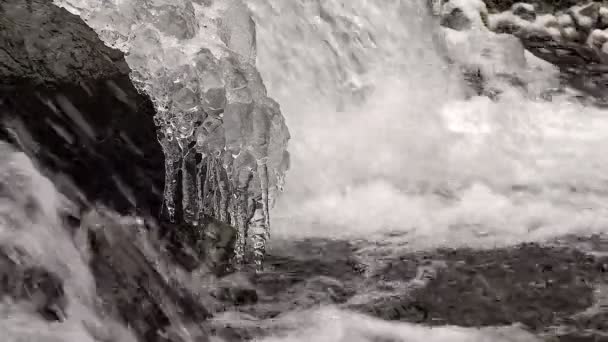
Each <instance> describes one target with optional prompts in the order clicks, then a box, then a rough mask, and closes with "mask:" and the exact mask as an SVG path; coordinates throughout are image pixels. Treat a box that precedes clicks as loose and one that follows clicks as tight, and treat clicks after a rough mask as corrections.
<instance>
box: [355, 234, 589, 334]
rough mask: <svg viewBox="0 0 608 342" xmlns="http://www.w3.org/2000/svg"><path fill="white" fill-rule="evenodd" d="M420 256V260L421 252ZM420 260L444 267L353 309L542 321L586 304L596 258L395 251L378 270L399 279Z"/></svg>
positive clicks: (561, 253)
mask: <svg viewBox="0 0 608 342" xmlns="http://www.w3.org/2000/svg"><path fill="white" fill-rule="evenodd" d="M425 257H426V258H425ZM427 258H433V259H436V260H442V261H444V262H446V263H447V266H446V267H444V268H442V269H440V270H439V271H438V273H437V276H436V277H435V278H433V279H431V280H430V281H429V283H428V285H427V286H424V287H421V288H418V289H416V290H414V291H413V292H412V293H410V294H409V295H407V296H404V297H388V298H383V299H380V300H377V301H375V302H373V303H370V304H369V305H364V306H359V307H357V309H359V310H363V311H365V312H369V313H371V314H375V315H378V316H379V317H382V318H384V319H393V320H406V321H413V322H425V323H427V324H433V325H437V324H455V325H460V326H491V325H506V324H512V323H515V322H520V323H524V324H526V325H527V326H529V327H530V328H532V329H535V330H538V329H540V328H543V327H546V326H550V325H552V324H553V323H555V322H557V321H558V320H560V319H564V318H567V317H570V316H572V315H574V314H576V313H577V312H580V311H583V310H585V309H586V308H588V307H590V306H591V304H592V300H593V299H592V290H593V288H592V285H591V284H593V283H596V282H597V281H600V280H601V278H599V277H598V275H597V274H598V273H597V271H596V269H595V268H596V267H598V261H597V260H595V259H593V258H591V257H589V256H587V255H585V254H583V253H580V252H578V251H575V250H567V249H557V248H544V247H540V246H538V245H534V244H529V245H522V246H519V247H517V248H510V249H497V250H492V251H473V250H439V251H437V252H435V253H423V254H420V255H409V256H403V257H402V259H404V260H407V261H404V262H403V265H402V266H395V265H391V267H390V268H389V269H388V270H386V271H383V270H381V271H379V272H378V274H381V275H382V277H384V279H387V280H393V281H395V280H399V279H400V277H401V280H402V281H405V280H407V279H409V278H411V277H412V274H413V273H414V272H413V267H414V264H420V263H421V262H423V261H424V260H428V259H427Z"/></svg>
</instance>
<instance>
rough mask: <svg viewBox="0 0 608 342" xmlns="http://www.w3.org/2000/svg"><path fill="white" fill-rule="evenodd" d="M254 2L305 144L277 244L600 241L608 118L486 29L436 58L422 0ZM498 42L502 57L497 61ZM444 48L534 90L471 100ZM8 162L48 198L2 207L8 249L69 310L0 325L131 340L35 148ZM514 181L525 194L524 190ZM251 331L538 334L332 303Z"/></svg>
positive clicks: (299, 145)
mask: <svg viewBox="0 0 608 342" xmlns="http://www.w3.org/2000/svg"><path fill="white" fill-rule="evenodd" d="M248 4H249V5H250V7H251V9H252V10H253V12H254V15H255V19H256V22H257V34H258V67H259V68H260V70H261V72H262V74H263V77H264V79H265V82H266V85H267V86H268V88H269V92H270V95H271V96H273V97H275V98H276V99H277V100H278V102H279V103H281V106H282V109H283V112H284V114H285V116H286V117H287V118H288V125H289V127H290V129H291V131H292V136H293V138H292V142H291V147H290V150H291V152H292V156H293V163H292V167H291V171H290V174H289V175H288V178H287V180H288V184H287V186H286V193H285V194H284V196H283V198H282V199H281V202H280V203H279V206H278V207H277V208H276V209H275V210H274V212H273V218H274V219H273V220H274V222H273V229H274V230H275V232H274V233H273V235H274V236H277V235H278V236H277V237H280V236H283V237H290V238H297V237H302V236H311V235H312V236H325V237H343V236H347V237H351V238H361V237H364V238H368V239H374V238H375V236H376V235H374V234H375V233H377V234H378V235H377V236H379V238H382V239H385V238H386V237H384V236H382V233H386V232H389V231H401V232H406V233H408V234H406V235H405V236H402V237H400V238H395V239H407V241H408V242H410V244H411V245H412V246H413V247H414V248H427V247H429V246H432V245H438V244H439V245H451V246H458V245H474V246H476V247H492V246H494V245H497V244H499V245H504V244H512V243H516V242H518V241H525V240H541V241H542V240H545V239H548V238H552V237H556V236H559V235H562V234H567V233H582V234H584V233H590V232H604V231H606V228H605V227H606V224H605V223H606V222H607V220H608V216H607V214H606V213H605V212H606V211H605V204H604V203H606V196H605V192H604V188H603V187H604V184H605V183H606V182H605V176H604V173H603V172H602V171H603V170H605V169H606V166H608V165H607V163H608V160H607V159H606V157H604V156H603V153H602V147H603V146H605V143H606V141H607V140H608V130H606V126H607V125H608V118H606V116H605V114H606V113H605V112H603V111H600V110H598V109H593V108H588V107H583V106H581V105H577V104H571V103H569V102H567V101H566V99H565V98H562V99H560V98H556V99H554V100H553V102H539V101H536V100H534V95H535V94H537V93H538V92H539V91H538V89H542V88H545V87H550V86H552V85H553V83H554V81H555V80H554V77H555V72H554V70H552V69H551V68H550V67H547V66H546V65H543V64H542V63H539V61H538V60H536V59H534V58H532V57H531V56H530V55H525V54H524V53H523V50H521V47H520V46H518V45H517V44H515V45H513V41H509V40H508V39H504V38H501V37H496V36H494V35H493V34H491V33H488V32H485V31H483V30H479V31H477V33H469V35H467V36H463V35H456V34H454V33H453V32H452V33H450V35H449V41H450V42H452V43H458V44H456V46H448V47H442V44H441V32H439V31H436V32H434V31H433V30H434V29H433V27H435V26H434V25H435V24H436V23H434V22H433V19H432V18H431V17H430V16H429V15H428V13H426V11H425V7H424V2H423V0H409V1H408V0H401V1H400V0H383V1H370V0H350V1H346V0H343V1H339V0H327V1H323V2H320V1H314V0H308V1H298V2H296V1H285V0H248ZM321 4H322V6H323V9H324V12H323V15H321V12H320V7H321ZM331 18H333V20H332V19H331ZM487 45H490V46H489V48H490V50H491V51H494V54H493V55H491V56H490V57H487V58H486V57H483V56H481V52H484V51H485V50H484V48H486V47H488V46H487ZM446 51H449V53H450V56H451V57H452V58H454V59H455V60H457V61H459V62H463V61H464V62H470V61H475V62H476V63H478V64H479V65H480V67H483V68H486V69H487V70H486V69H484V70H485V72H486V73H487V74H489V75H493V74H495V73H497V72H499V71H501V69H504V70H507V71H510V72H512V73H515V74H517V75H519V76H520V78H521V79H523V80H525V81H527V82H528V83H529V84H530V85H532V87H531V89H530V91H529V92H527V93H525V92H521V91H518V90H516V89H514V88H511V87H510V86H508V85H506V84H504V82H501V81H500V79H499V78H495V79H492V80H491V81H492V82H494V83H496V86H497V87H500V88H501V89H503V90H505V91H507V94H506V95H505V96H503V97H502V98H501V100H500V101H498V102H492V101H490V100H489V99H487V98H483V97H477V98H472V99H469V100H465V99H464V89H463V84H462V83H461V82H459V81H458V79H457V77H456V75H455V74H454V73H453V70H451V69H449V68H448V67H447V65H446V64H445V61H444V58H443V57H444V55H443V54H444V53H447V52H446ZM0 158H1V159H0V176H1V177H2V179H1V180H2V182H3V183H6V184H13V183H15V182H16V180H17V179H22V180H24V182H25V183H22V185H19V186H23V187H22V188H20V192H18V193H21V194H24V195H32V196H33V197H34V198H35V200H36V201H37V202H38V203H39V204H40V205H41V209H40V213H38V214H37V215H35V216H29V214H28V213H27V212H26V211H25V207H24V205H25V203H24V202H23V201H20V200H16V201H4V200H3V202H2V203H1V206H0V210H1V212H0V234H1V235H0V243H1V244H3V245H19V246H21V247H22V248H23V249H25V250H26V251H28V253H29V254H31V255H32V257H33V259H34V260H35V262H38V263H41V264H43V265H44V266H46V267H48V268H49V269H50V270H53V271H55V272H57V273H58V274H61V275H62V276H63V277H64V278H65V279H66V286H67V292H68V297H69V298H70V299H71V301H72V303H75V304H73V305H70V306H69V308H70V310H71V311H70V312H68V317H69V318H70V319H69V320H68V321H67V322H66V323H62V324H61V325H57V324H48V323H46V322H43V321H41V320H39V319H36V318H35V317H36V315H35V314H34V313H32V312H28V311H27V309H26V308H22V307H21V306H19V305H13V304H11V303H8V304H6V305H5V304H2V306H0V309H2V310H0V311H1V313H0V331H1V332H2V333H3V334H4V333H6V334H4V336H8V341H15V342H16V341H74V342H76V341H77V342H83V341H96V340H102V339H101V338H97V339H96V338H95V337H93V336H94V335H95V334H94V333H92V332H91V331H92V330H94V331H97V333H99V332H105V333H108V334H111V333H114V334H121V336H120V337H117V338H115V339H108V340H111V341H130V340H132V337H131V336H130V335H129V334H128V333H127V332H126V330H125V329H123V328H120V327H116V326H115V325H114V324H112V323H111V322H104V321H102V320H101V319H100V318H98V317H97V316H96V314H95V308H94V305H93V304H92V300H93V298H94V297H95V291H94V289H93V286H92V284H93V283H92V279H91V275H90V272H89V270H88V269H87V266H86V264H85V262H84V261H83V260H82V259H81V255H80V253H79V252H78V250H77V249H76V248H75V246H74V245H73V243H72V242H71V239H70V237H69V236H68V235H67V233H66V232H65V231H64V230H62V229H61V224H60V222H59V220H58V219H57V215H56V213H57V210H62V208H61V207H62V206H63V205H64V203H65V202H64V201H63V199H61V197H60V196H59V195H58V194H57V192H56V191H55V189H54V188H53V186H52V185H51V184H50V182H49V181H48V180H47V179H45V178H43V177H42V176H40V175H39V174H38V173H37V172H36V171H35V170H34V167H33V166H32V165H31V163H30V162H29V161H28V160H27V158H26V157H25V156H24V155H22V154H16V153H14V152H9V151H6V150H3V151H0ZM15 172H17V174H18V173H21V174H23V175H24V176H22V177H21V178H20V176H18V175H17V174H16V173H15ZM15 184H18V183H15ZM19 184H21V183H19ZM514 185H517V186H520V187H523V188H524V189H525V190H526V191H522V192H515V191H512V186H514ZM571 187H576V188H577V189H579V191H577V192H572V191H571ZM9 218H10V220H9ZM14 223H18V225H17V226H15V225H14ZM396 242H398V241H396ZM83 321H84V322H85V323H83ZM255 324H277V325H281V326H289V327H292V328H293V329H292V330H291V332H290V333H288V335H287V336H280V337H278V336H275V337H269V338H267V339H265V340H264V341H267V342H271V341H272V342H274V341H289V342H299V341H310V340H314V341H327V342H330V341H332V342H335V341H349V342H350V341H353V342H359V341H361V342H363V341H378V340H383V341H384V340H390V341H393V340H394V341H427V340H430V341H531V340H534V338H532V337H530V336H528V335H526V334H524V333H523V332H522V331H520V330H519V329H517V328H504V329H503V328H500V329H483V330H477V329H463V328H457V327H441V328H433V329H430V328H427V327H422V326H416V325H413V324H403V323H388V322H383V321H380V320H377V319H372V318H369V317H366V316H362V315H358V314H352V313H349V312H345V311H341V310H338V309H334V308H320V309H318V310H313V311H312V312H288V313H285V314H284V315H283V316H282V317H281V319H279V320H278V321H277V322H271V323H269V322H259V321H258V322H255ZM96 325H99V326H100V327H101V328H99V329H91V328H90V327H89V326H96ZM87 327H89V328H87Z"/></svg>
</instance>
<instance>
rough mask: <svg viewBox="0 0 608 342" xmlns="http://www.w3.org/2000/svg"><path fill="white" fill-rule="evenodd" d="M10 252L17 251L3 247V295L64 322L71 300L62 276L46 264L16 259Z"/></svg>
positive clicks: (0, 276) (0, 277)
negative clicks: (42, 265) (44, 265)
mask: <svg viewBox="0 0 608 342" xmlns="http://www.w3.org/2000/svg"><path fill="white" fill-rule="evenodd" d="M15 252H16V253H17V254H19V253H18V252H17V251H15ZM10 254H15V253H8V251H7V249H6V247H4V246H0V297H4V296H9V297H11V298H12V299H13V300H16V301H25V302H26V303H27V304H29V305H30V306H31V307H32V308H33V310H34V311H36V312H38V313H39V314H40V315H41V316H42V317H43V318H45V319H46V320H49V321H64V320H65V319H66V317H67V306H68V301H67V298H66V296H65V292H64V288H63V282H62V280H61V279H60V278H59V276H57V275H56V274H54V273H53V272H50V271H48V270H46V269H44V268H43V267H40V266H33V265H28V264H23V263H22V262H21V260H14V258H11V257H10V256H9V255H10ZM18 259H19V258H18Z"/></svg>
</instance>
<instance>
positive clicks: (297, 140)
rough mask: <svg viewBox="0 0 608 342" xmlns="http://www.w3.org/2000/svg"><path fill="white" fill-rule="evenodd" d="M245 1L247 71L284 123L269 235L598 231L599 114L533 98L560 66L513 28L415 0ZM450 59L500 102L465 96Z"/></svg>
mask: <svg viewBox="0 0 608 342" xmlns="http://www.w3.org/2000/svg"><path fill="white" fill-rule="evenodd" d="M461 2H463V1H461ZM468 2H469V4H472V5H473V6H469V8H475V6H474V5H475V4H476V1H468ZM248 3H249V5H250V7H251V8H252V10H253V12H254V14H255V15H254V17H255V19H256V24H257V33H258V56H259V58H258V67H259V69H260V71H261V73H262V75H263V77H264V80H265V82H266V84H267V87H268V89H269V92H270V95H271V96H274V97H276V98H277V100H278V102H279V103H281V106H282V109H283V112H284V114H285V116H286V117H287V120H288V125H289V127H290V130H291V132H292V141H291V142H290V150H291V152H292V156H293V160H292V168H291V171H290V174H289V176H288V177H287V185H286V193H285V194H284V197H283V198H282V201H281V202H280V203H279V206H278V207H277V208H276V209H275V210H274V212H273V215H272V217H273V218H274V222H273V230H274V234H279V235H281V236H292V237H293V236H311V235H312V236H330V237H337V236H350V237H358V238H360V237H364V238H370V234H372V233H382V232H387V231H401V232H406V233H408V234H407V235H406V238H407V239H408V242H410V244H412V245H414V247H416V248H424V247H428V246H429V245H437V244H442V245H454V246H456V245H474V246H477V247H491V246H494V245H497V244H499V245H504V244H512V243H517V242H520V241H525V240H536V241H542V240H545V239H549V238H552V237H556V236H560V235H562V234H566V233H589V232H603V231H606V223H607V222H608V221H607V220H608V216H607V215H606V211H605V209H606V205H605V204H604V203H606V201H605V186H606V178H607V177H606V175H605V172H604V170H606V167H608V159H607V158H606V157H605V154H604V153H603V152H602V150H603V148H602V147H603V146H605V144H606V142H607V141H608V130H607V129H606V128H608V117H607V116H606V114H607V113H606V111H604V110H599V109H596V108H591V107H584V106H582V105H580V104H575V103H571V102H569V101H568V100H567V99H566V97H565V96H563V97H562V98H554V99H553V101H552V102H544V101H541V100H537V98H538V95H539V94H540V93H541V92H542V91H543V90H547V89H549V88H551V87H554V86H555V85H556V81H557V79H556V77H557V70H555V68H553V67H552V66H550V65H548V64H547V63H544V62H543V61H540V60H538V59H537V58H535V57H534V56H532V55H531V54H529V53H527V52H526V53H524V50H523V48H522V46H521V44H520V43H519V42H518V41H517V40H516V39H515V38H513V37H511V36H507V35H495V34H493V33H491V32H488V31H487V30H486V29H485V28H483V27H481V25H477V26H476V27H475V28H474V29H473V30H471V31H468V32H456V31H449V30H445V31H441V32H440V31H439V29H438V25H437V23H436V22H434V19H433V18H431V16H430V15H429V14H428V12H427V11H426V10H425V9H426V8H425V1H423V0H418V1H381V2H378V1H365V0H357V1H339V0H333V1H305V2H295V1H279V0H249V2H248ZM478 22H479V23H481V20H480V19H478ZM443 35H445V36H446V39H445V40H444V41H446V40H447V42H448V43H447V44H445V45H446V46H442V43H441V42H442V39H443V38H442V37H443ZM369 37H373V38H372V39H369ZM371 41H373V43H372V42H371ZM329 46H331V47H332V48H331V49H330V48H329ZM445 54H448V55H449V57H450V58H452V59H453V60H455V61H456V62H457V63H460V64H463V65H476V66H478V67H479V68H480V69H481V70H482V72H483V73H484V76H486V77H487V78H488V83H489V84H490V85H492V86H494V87H496V88H498V89H501V90H503V91H504V93H503V95H502V97H501V98H500V100H499V101H497V102H492V101H491V100H490V99H488V98H486V97H473V98H471V99H468V100H466V99H465V98H464V85H463V83H462V82H459V81H458V80H457V79H456V78H455V75H454V72H453V71H455V70H454V68H452V69H449V68H448V66H447V64H446V62H445V59H444V58H443V57H444V56H445ZM354 61H358V63H355V62H354ZM500 73H509V74H512V75H516V76H517V77H518V78H519V79H521V80H523V81H524V82H525V83H526V84H527V85H528V90H527V91H522V90H519V89H517V88H515V87H513V86H510V85H509V84H507V83H506V82H504V81H502V80H501V78H500V77H499V75H500ZM348 81H351V83H353V84H355V85H357V89H363V91H362V92H360V93H364V94H365V98H362V97H361V96H360V95H359V94H360V93H357V92H351V91H348V90H347V87H346V86H345V83H348ZM353 93H354V95H353ZM337 109H339V110H340V111H338V110H337ZM514 186H517V187H519V188H523V189H525V191H519V192H516V191H513V190H512V188H513V187H514ZM572 188H576V189H577V191H576V192H573V191H572V190H571V189H572ZM372 238H373V237H372ZM378 238H382V237H378ZM414 242H418V243H414Z"/></svg>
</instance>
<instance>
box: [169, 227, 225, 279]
mask: <svg viewBox="0 0 608 342" xmlns="http://www.w3.org/2000/svg"><path fill="white" fill-rule="evenodd" d="M160 224H161V233H160V234H161V237H162V238H163V239H164V240H166V241H167V250H168V251H169V252H170V255H171V256H172V257H173V259H174V260H175V261H177V262H178V263H179V264H180V265H182V266H183V267H184V268H185V269H186V270H188V271H190V272H191V271H194V270H196V269H197V268H199V267H201V266H202V265H205V266H206V267H207V268H209V269H210V270H211V271H212V272H213V273H214V274H216V275H218V276H223V275H226V273H227V272H229V271H231V267H230V266H231V264H230V260H231V258H232V256H233V253H234V243H235V238H236V230H235V229H234V228H233V227H232V226H230V225H227V224H225V223H222V222H220V221H218V220H216V219H213V218H211V217H206V218H205V221H203V222H200V223H199V224H198V225H196V226H193V225H188V224H185V223H182V224H171V223H167V222H162V223H160Z"/></svg>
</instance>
